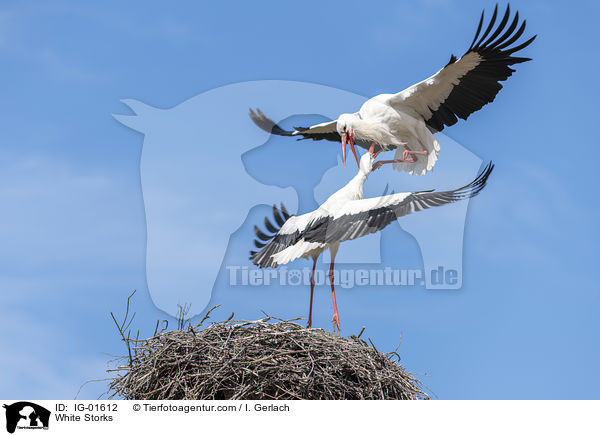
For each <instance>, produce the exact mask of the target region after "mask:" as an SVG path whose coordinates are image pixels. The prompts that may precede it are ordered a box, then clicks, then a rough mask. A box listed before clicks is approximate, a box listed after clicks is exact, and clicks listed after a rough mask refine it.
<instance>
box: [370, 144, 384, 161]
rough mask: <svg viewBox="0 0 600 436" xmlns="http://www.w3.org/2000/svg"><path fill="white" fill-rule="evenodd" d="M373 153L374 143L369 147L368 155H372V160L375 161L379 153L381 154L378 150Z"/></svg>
mask: <svg viewBox="0 0 600 436" xmlns="http://www.w3.org/2000/svg"><path fill="white" fill-rule="evenodd" d="M373 151H375V143H374V142H373V143H372V144H371V147H370V148H369V153H371V154H372V155H373V159H375V158H376V157H377V155H378V154H379V153H381V150H379V151H378V152H377V153H375V154H373Z"/></svg>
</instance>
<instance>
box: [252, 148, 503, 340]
mask: <svg viewBox="0 0 600 436" xmlns="http://www.w3.org/2000/svg"><path fill="white" fill-rule="evenodd" d="M377 154H379V152H377V153H374V145H372V146H371V148H370V149H369V152H368V153H365V154H364V155H363V156H362V158H361V159H360V163H359V170H358V174H357V175H356V176H355V177H354V178H353V179H352V180H350V182H349V183H348V184H347V185H346V186H344V187H343V188H342V189H340V190H339V191H337V192H336V193H334V194H333V195H332V196H331V197H329V198H328V199H327V200H326V201H325V202H324V203H323V204H322V205H321V206H320V207H319V208H318V209H316V210H314V211H313V212H309V213H306V214H303V215H298V216H295V215H293V216H290V215H289V213H288V212H287V210H286V209H285V206H283V204H282V205H281V212H280V211H279V210H278V209H277V207H276V206H275V205H274V206H273V217H274V218H275V222H276V223H277V226H279V227H277V226H275V225H273V224H272V223H271V222H270V221H269V219H268V218H265V227H266V228H267V230H268V231H270V232H272V233H274V234H273V235H267V234H265V233H263V232H262V231H261V230H260V229H259V228H258V227H257V226H254V232H255V233H256V236H257V237H258V239H257V240H255V241H254V244H255V246H256V247H257V248H259V249H260V251H258V252H254V251H251V252H250V259H251V260H252V262H253V263H254V264H255V265H258V266H260V267H261V268H266V267H271V268H275V267H277V266H279V265H283V264H286V263H288V262H291V261H293V260H295V259H298V258H300V257H301V258H305V259H308V258H309V257H310V258H312V260H313V266H312V274H311V280H310V306H309V312H308V323H307V327H308V328H310V327H311V324H312V301H313V291H314V286H315V280H314V277H315V267H316V264H317V259H318V257H319V255H320V254H321V253H322V252H323V251H325V250H327V249H329V251H330V253H331V264H330V267H329V281H330V283H331V294H332V297H333V318H332V319H331V320H332V322H333V323H334V324H333V327H334V330H335V329H336V328H337V329H338V331H339V329H340V318H339V315H338V309H337V303H336V300H335V288H334V272H333V264H334V261H335V256H336V254H337V251H338V248H339V246H340V243H341V242H344V241H347V240H350V239H356V238H359V237H361V236H365V235H368V234H371V233H374V232H377V231H379V230H381V229H383V228H384V227H386V226H387V225H388V224H390V223H391V222H393V221H395V220H396V219H397V218H398V217H401V216H403V215H408V214H409V213H412V212H417V211H420V210H423V209H427V208H430V207H433V206H442V205H444V204H448V203H453V202H455V201H458V200H462V199H465V198H471V197H473V196H475V195H477V194H478V193H479V192H480V191H481V190H482V189H483V187H484V186H485V183H486V181H487V179H488V177H489V175H490V173H491V172H492V169H493V168H494V166H493V165H492V164H491V163H490V164H489V165H488V166H487V167H486V168H485V169H484V170H483V171H482V172H481V173H480V174H479V175H478V176H477V178H476V179H475V180H473V181H472V182H471V183H469V184H468V185H466V186H463V187H462V188H458V189H455V190H453V191H442V192H434V191H419V192H403V193H399V194H391V195H385V196H382V197H373V198H363V184H364V183H365V181H366V180H367V177H369V174H371V172H372V171H373V170H376V169H377V168H379V167H380V166H381V165H383V164H386V163H395V161H393V160H388V161H378V162H374V160H375V157H377ZM259 240H260V241H264V242H260V241H259Z"/></svg>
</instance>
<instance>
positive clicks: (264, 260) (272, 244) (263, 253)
mask: <svg viewBox="0 0 600 436" xmlns="http://www.w3.org/2000/svg"><path fill="white" fill-rule="evenodd" d="M281 215H283V216H284V217H285V220H284V219H283V218H282V217H281ZM273 218H274V219H275V222H276V223H277V225H274V224H273V223H271V221H269V218H268V217H265V220H264V223H265V227H266V228H267V230H268V231H270V232H272V233H274V234H273V235H266V234H265V233H263V232H262V231H261V230H260V229H259V228H258V227H257V226H254V233H256V236H257V239H255V240H254V245H255V247H256V248H259V249H260V250H259V251H258V252H256V251H250V260H252V262H253V263H254V264H255V265H258V266H260V267H261V268H264V267H275V266H277V265H275V263H274V262H273V259H272V258H271V256H272V255H273V254H275V253H277V252H279V251H281V250H283V249H284V248H286V247H288V246H290V245H292V244H294V243H295V242H296V241H297V240H298V238H299V232H296V233H292V234H288V235H280V234H279V230H281V226H283V225H284V224H285V222H286V221H287V220H288V219H289V218H290V214H289V213H288V211H287V209H286V208H285V206H284V205H283V203H281V210H278V209H277V206H275V205H273ZM259 240H262V241H265V243H263V242H260V241H259Z"/></svg>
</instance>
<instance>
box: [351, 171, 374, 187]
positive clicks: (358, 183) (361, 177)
mask: <svg viewBox="0 0 600 436" xmlns="http://www.w3.org/2000/svg"><path fill="white" fill-rule="evenodd" d="M367 177H369V173H367V172H365V171H363V170H358V173H357V174H356V175H355V176H354V177H353V178H352V180H350V182H349V183H348V185H349V186H355V187H362V185H364V183H365V182H366V181H367Z"/></svg>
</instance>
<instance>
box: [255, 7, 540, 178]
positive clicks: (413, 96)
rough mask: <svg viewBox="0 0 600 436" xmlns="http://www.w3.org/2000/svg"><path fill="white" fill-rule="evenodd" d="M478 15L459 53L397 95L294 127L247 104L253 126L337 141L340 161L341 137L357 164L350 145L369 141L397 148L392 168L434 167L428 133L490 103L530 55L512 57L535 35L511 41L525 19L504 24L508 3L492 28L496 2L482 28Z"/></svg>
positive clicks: (435, 150)
mask: <svg viewBox="0 0 600 436" xmlns="http://www.w3.org/2000/svg"><path fill="white" fill-rule="evenodd" d="M483 15H484V14H483V12H482V13H481V19H480V20H479V26H478V27H477V32H476V34H475V38H474V39H473V42H472V43H471V46H470V47H469V49H468V50H467V52H466V53H465V54H464V55H463V56H462V57H461V58H459V59H457V58H456V57H455V56H454V55H452V56H451V57H450V62H448V64H447V65H446V66H445V67H444V68H442V69H441V70H440V71H438V72H437V73H435V74H434V75H433V76H431V77H429V78H428V79H425V80H423V81H422V82H419V83H417V84H415V85H413V86H411V87H409V88H407V89H405V90H404V91H402V92H399V93H397V94H380V95H377V96H375V97H373V98H371V99H370V100H367V101H366V102H365V103H364V104H363V105H362V106H361V108H360V110H359V111H358V112H356V113H352V114H342V115H340V116H339V117H338V119H337V120H333V121H330V122H325V123H321V124H316V125H314V126H310V127H295V130H294V131H286V130H284V129H282V128H281V127H279V126H278V125H277V124H276V123H275V122H273V121H272V120H271V119H269V118H268V117H266V116H265V115H264V114H263V113H262V111H260V110H259V109H257V111H256V112H254V111H253V110H252V109H250V118H251V119H252V120H253V121H254V123H255V124H256V125H257V126H258V127H260V128H261V129H263V130H265V131H267V132H270V133H273V134H275V135H280V136H299V139H309V138H310V139H313V140H321V139H325V140H328V141H337V142H341V143H342V156H343V160H344V166H345V165H346V142H348V143H349V145H350V148H351V149H352V153H353V154H354V157H355V159H356V163H357V164H358V157H357V156H356V152H355V150H354V144H356V145H359V146H361V147H363V148H365V149H368V148H369V146H370V145H371V144H372V143H374V144H375V150H376V151H380V150H384V151H385V150H390V149H396V150H397V151H396V155H395V161H396V162H395V163H394V168H395V169H397V170H398V171H407V172H408V173H410V174H418V175H421V174H425V173H426V172H427V171H429V170H431V169H432V168H433V166H434V165H435V162H436V161H437V158H438V155H439V152H440V144H439V143H438V141H437V140H436V138H435V136H434V135H433V133H435V132H440V131H441V130H442V129H443V128H444V126H452V125H453V124H455V123H456V122H457V121H458V119H457V117H458V118H462V119H463V120H466V119H467V118H468V117H469V115H471V114H472V113H473V112H475V111H478V110H479V109H481V108H482V107H483V106H485V105H486V104H487V103H490V102H492V101H493V100H494V98H495V97H496V94H498V91H500V89H502V85H501V84H500V82H502V81H504V80H506V79H508V77H510V76H511V74H512V73H513V72H514V71H515V70H513V69H512V68H510V66H511V65H514V64H518V63H521V62H525V61H529V60H531V59H530V58H524V57H514V56H512V55H513V54H514V53H515V52H517V51H519V50H521V49H523V48H525V47H527V46H528V45H529V44H531V42H532V41H533V40H534V39H535V36H533V37H532V38H530V39H528V40H527V41H525V42H523V43H522V44H519V45H514V44H515V43H516V42H517V40H518V39H519V38H520V37H521V35H522V34H523V32H524V31H525V23H526V21H523V22H522V23H521V25H520V26H519V13H518V12H517V13H516V14H515V16H514V18H513V20H512V22H511V23H510V25H508V22H509V18H510V6H507V7H506V12H505V14H504V16H503V18H502V19H501V20H500V23H499V24H498V26H497V27H496V28H495V29H494V24H495V23H496V18H497V17H498V5H496V7H495V9H494V13H493V15H492V18H491V20H490V23H489V25H488V26H487V28H486V29H485V31H483V33H481V31H482V25H483ZM507 25H508V27H507ZM517 27H518V29H517ZM493 29H494V30H493ZM480 35H481V36H480Z"/></svg>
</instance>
